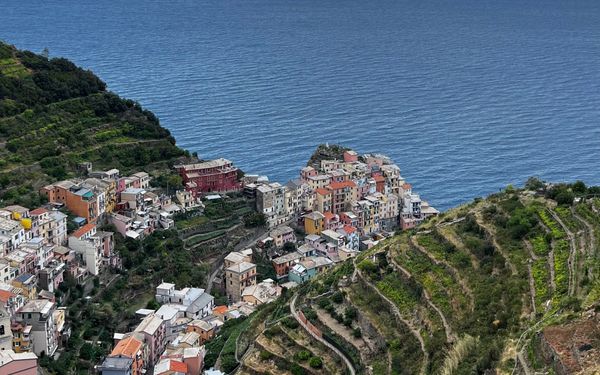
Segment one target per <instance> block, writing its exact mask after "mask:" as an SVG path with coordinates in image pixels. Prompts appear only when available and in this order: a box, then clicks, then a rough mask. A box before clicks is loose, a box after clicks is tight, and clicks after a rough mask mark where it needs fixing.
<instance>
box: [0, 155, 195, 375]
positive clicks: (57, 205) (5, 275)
mask: <svg viewBox="0 0 600 375" xmlns="http://www.w3.org/2000/svg"><path fill="white" fill-rule="evenodd" d="M90 168H91V166H90ZM149 182H150V177H149V175H148V174H147V173H145V172H140V173H135V174H134V175H132V176H128V177H120V176H119V171H118V170H117V169H112V170H109V171H101V172H94V171H91V170H89V171H88V177H87V178H85V179H72V180H67V181H61V182H57V183H55V184H52V185H48V186H44V187H43V188H42V189H40V194H41V195H43V196H44V197H46V198H47V200H48V203H47V204H45V205H43V206H42V207H38V208H35V209H29V208H26V207H22V206H18V205H12V206H6V207H3V208H0V349H2V350H0V373H24V374H26V373H30V372H28V371H33V372H31V373H32V374H33V373H35V372H36V368H37V357H38V356H43V355H48V356H52V355H54V354H55V353H56V351H57V350H58V349H59V348H60V347H61V346H62V345H64V343H65V342H66V340H67V339H68V336H69V334H70V329H69V326H68V324H67V323H66V320H65V315H66V311H65V309H64V308H60V307H58V304H57V298H56V295H57V290H58V287H59V285H60V284H61V283H62V282H63V281H64V279H65V278H66V277H67V276H71V277H72V278H73V279H74V280H76V281H77V282H78V283H83V282H84V281H85V280H86V279H87V278H88V277H89V276H90V275H94V276H95V275H98V274H100V273H101V271H102V270H103V269H107V268H117V269H118V268H120V267H121V260H120V257H119V256H118V254H117V253H116V252H115V246H114V233H113V232H107V231H102V230H100V229H99V226H100V225H101V224H107V223H111V224H114V227H115V228H116V230H117V231H118V232H120V233H121V234H122V235H123V236H125V237H131V238H142V237H143V236H145V235H147V234H149V233H151V232H152V231H154V230H156V229H165V228H171V227H173V225H174V223H173V219H172V216H173V214H174V213H176V212H180V211H186V210H190V209H198V208H202V203H201V201H200V200H199V199H196V198H194V197H193V196H192V194H191V193H189V192H187V191H180V192H178V193H177V194H176V196H175V198H176V202H173V201H172V200H171V198H169V197H166V196H162V195H161V196H158V195H156V194H154V193H152V192H150V191H149V190H148V188H149ZM68 214H71V217H70V216H69V215H68ZM69 220H70V221H71V223H69ZM69 226H72V227H73V228H75V230H73V231H72V232H71V233H69V232H68V230H67V228H68V227H69ZM19 371H21V372H19Z"/></svg>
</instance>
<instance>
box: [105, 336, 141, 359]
mask: <svg viewBox="0 0 600 375" xmlns="http://www.w3.org/2000/svg"><path fill="white" fill-rule="evenodd" d="M141 349H142V342H141V341H139V340H137V339H136V338H134V337H132V336H130V337H127V338H124V339H122V340H121V341H119V342H118V343H117V345H116V346H115V348H114V349H113V351H112V352H111V353H110V355H114V356H117V355H123V356H126V357H130V358H133V357H134V356H135V355H136V354H137V353H138V352H139V351H140V350H141Z"/></svg>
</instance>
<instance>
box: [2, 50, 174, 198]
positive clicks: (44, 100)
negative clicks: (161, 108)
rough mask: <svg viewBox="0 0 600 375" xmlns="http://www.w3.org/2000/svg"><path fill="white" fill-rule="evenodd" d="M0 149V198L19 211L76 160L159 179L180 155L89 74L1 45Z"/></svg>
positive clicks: (140, 113)
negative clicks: (148, 174)
mask: <svg viewBox="0 0 600 375" xmlns="http://www.w3.org/2000/svg"><path fill="white" fill-rule="evenodd" d="M0 144H1V145H2V146H1V147H0V199H2V200H3V201H4V203H19V204H22V205H25V206H35V205H38V204H39V203H40V202H39V198H38V194H37V190H38V189H39V188H40V187H41V186H43V185H45V184H48V183H50V182H53V181H56V180H60V179H65V178H68V177H73V176H76V175H77V169H76V167H77V164H78V163H81V162H83V161H89V162H93V164H94V168H95V169H103V168H106V169H110V168H119V169H120V170H121V172H122V173H123V174H128V173H131V172H137V171H139V170H146V171H147V172H152V173H154V174H157V175H159V174H169V173H171V172H170V167H171V164H172V163H173V161H174V159H175V158H178V157H181V156H183V155H186V152H184V151H183V150H181V149H179V148H178V147H176V146H175V140H174V138H173V137H172V136H171V135H170V133H169V131H168V130H166V129H164V128H162V127H161V126H160V124H159V121H158V119H157V118H156V116H155V115H154V114H153V113H152V112H150V111H147V110H145V109H143V108H142V107H141V106H140V105H139V104H138V103H136V102H134V101H132V100H125V99H121V98H120V97H118V96H117V95H115V94H113V93H111V92H108V91H106V85H105V84H104V82H102V81H101V80H100V79H99V78H98V77H96V76H95V75H94V74H93V73H91V72H90V71H86V70H83V69H81V68H79V67H77V66H75V65H74V64H73V63H72V62H70V61H68V60H66V59H63V58H54V59H47V58H45V57H43V56H40V55H36V54H34V53H31V52H28V51H19V50H17V49H15V48H13V47H12V46H9V45H6V44H3V43H1V42H0Z"/></svg>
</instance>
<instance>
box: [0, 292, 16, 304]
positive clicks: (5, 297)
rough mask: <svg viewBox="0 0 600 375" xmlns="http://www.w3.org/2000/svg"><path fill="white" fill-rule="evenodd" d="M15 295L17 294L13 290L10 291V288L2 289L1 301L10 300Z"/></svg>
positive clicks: (0, 293)
mask: <svg viewBox="0 0 600 375" xmlns="http://www.w3.org/2000/svg"><path fill="white" fill-rule="evenodd" d="M14 296H15V294H14V293H13V292H9V291H8V290H4V289H0V301H2V302H8V300H9V299H10V298H11V297H14Z"/></svg>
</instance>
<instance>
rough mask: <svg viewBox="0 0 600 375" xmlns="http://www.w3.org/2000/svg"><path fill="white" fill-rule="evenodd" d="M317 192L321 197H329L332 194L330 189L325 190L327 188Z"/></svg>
mask: <svg viewBox="0 0 600 375" xmlns="http://www.w3.org/2000/svg"><path fill="white" fill-rule="evenodd" d="M315 191H316V192H317V194H321V195H329V194H331V190H328V189H325V188H318V189H317V190H315Z"/></svg>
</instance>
